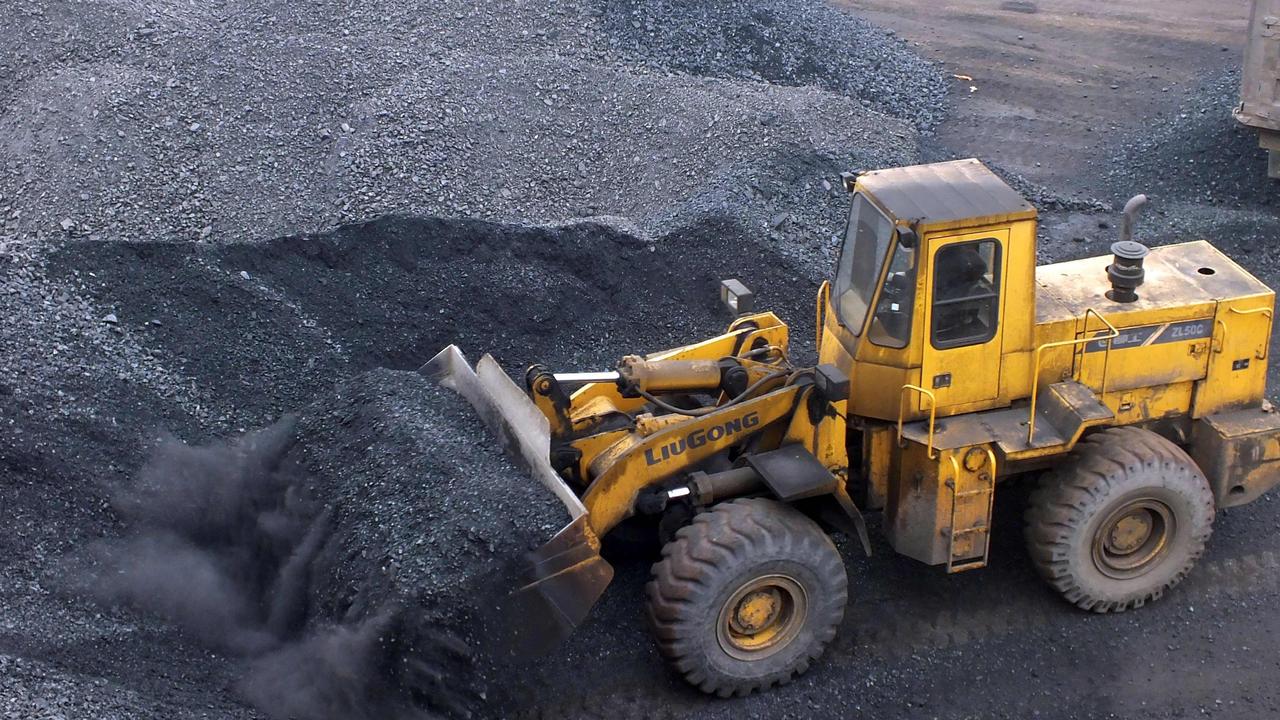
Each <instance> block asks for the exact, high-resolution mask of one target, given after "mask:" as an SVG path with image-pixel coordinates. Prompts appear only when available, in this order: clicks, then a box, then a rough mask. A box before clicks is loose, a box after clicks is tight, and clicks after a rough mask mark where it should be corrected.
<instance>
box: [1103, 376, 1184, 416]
mask: <svg viewBox="0 0 1280 720" xmlns="http://www.w3.org/2000/svg"><path fill="white" fill-rule="evenodd" d="M1194 387H1195V383H1194V382H1191V381H1188V382H1182V383H1175V384H1172V385H1154V386H1152V387H1145V388H1134V389H1132V390H1115V391H1109V392H1107V394H1106V395H1104V396H1103V398H1102V404H1103V405H1106V406H1107V407H1109V408H1111V411H1112V412H1114V413H1115V414H1116V419H1115V424H1116V425H1132V424H1134V423H1140V422H1144V421H1147V420H1155V419H1158V418H1164V417H1174V416H1181V415H1186V414H1187V412H1188V410H1189V409H1190V408H1191V392H1192V390H1193V389H1194Z"/></svg>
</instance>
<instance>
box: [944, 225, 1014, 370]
mask: <svg viewBox="0 0 1280 720" xmlns="http://www.w3.org/2000/svg"><path fill="white" fill-rule="evenodd" d="M933 276H934V279H933V327H932V330H931V336H932V341H933V346H934V347H935V348H938V349H944V348H954V347H963V346H965V345H979V344H982V343H985V342H987V341H988V340H990V339H991V338H993V337H995V335H996V324H997V321H998V320H999V318H998V317H997V314H998V312H999V308H1000V302H999V297H1000V243H999V242H997V241H996V240H994V239H990V240H975V241H973V242H965V243H956V244H954V245H947V246H945V247H943V248H942V249H941V250H939V251H938V254H937V255H936V256H935V259H934V265H933Z"/></svg>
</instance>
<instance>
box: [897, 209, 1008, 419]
mask: <svg viewBox="0 0 1280 720" xmlns="http://www.w3.org/2000/svg"><path fill="white" fill-rule="evenodd" d="M986 239H995V240H996V241H997V242H998V243H999V245H1000V277H999V288H998V289H999V291H1000V293H1001V294H1000V297H999V300H998V303H999V304H998V305H997V308H998V309H997V327H996V332H995V335H994V336H993V337H992V338H991V339H990V340H988V341H986V342H984V343H979V344H976V345H965V346H962V347H955V348H945V349H939V348H936V347H934V346H933V343H932V342H931V341H930V340H928V339H927V338H928V337H929V335H930V333H931V323H932V313H933V301H934V297H933V291H934V286H935V285H936V282H935V281H934V280H933V274H934V272H935V271H936V267H935V262H936V259H937V257H938V252H939V251H941V250H943V249H945V248H947V247H949V246H952V245H956V244H960V243H967V242H973V241H976V240H986ZM1008 246H1009V228H1007V227H1004V228H991V229H988V230H983V231H981V232H973V233H966V234H964V235H951V236H947V237H940V238H938V237H932V238H929V241H928V248H929V258H930V259H929V264H928V268H929V270H930V272H929V275H930V282H929V283H928V286H927V287H926V289H925V290H926V291H925V293H924V294H923V295H921V296H920V297H923V298H924V304H925V317H924V322H923V323H922V327H920V329H919V330H918V331H917V334H918V335H919V336H921V337H922V339H924V342H923V343H922V345H923V347H924V359H923V363H922V366H921V369H920V377H921V380H922V383H921V384H922V385H923V386H924V387H926V388H930V389H932V390H933V392H934V393H935V394H936V395H937V399H938V409H939V411H940V412H945V411H946V410H947V409H949V408H951V407H953V406H956V405H970V404H973V403H981V402H983V401H988V400H995V399H996V398H997V397H998V396H999V395H1000V365H1001V363H1000V362H999V361H998V358H999V357H1000V356H1001V347H1002V343H1003V337H1002V335H1001V333H1002V330H1003V328H1004V326H1005V323H1006V314H1007V312H1009V311H1010V309H1009V308H1008V305H1007V304H1006V303H1005V302H1004V301H1005V299H1006V298H1007V297H1008V295H1007V293H1005V291H1004V290H1005V286H1006V285H1007V278H1008V272H1007V271H1006V268H1007V266H1008V262H1009V252H1008ZM1026 310H1027V309H1026V308H1019V309H1012V312H1014V313H1016V314H1017V317H1016V318H1015V320H1014V321H1015V322H1017V321H1022V322H1026V320H1025V319H1024V318H1025V315H1024V313H1025V312H1026ZM946 374H949V375H950V376H951V377H950V384H949V385H946V386H941V385H940V384H939V382H938V380H937V378H939V376H943V375H946ZM922 402H923V401H922ZM918 407H919V408H920V409H921V410H923V409H925V405H923V404H922V405H918Z"/></svg>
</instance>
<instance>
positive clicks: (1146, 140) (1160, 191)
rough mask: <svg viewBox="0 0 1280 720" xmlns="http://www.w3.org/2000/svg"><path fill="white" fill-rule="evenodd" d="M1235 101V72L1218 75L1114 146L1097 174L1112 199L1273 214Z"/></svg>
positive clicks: (1254, 144)
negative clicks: (1141, 197) (1140, 197)
mask: <svg viewBox="0 0 1280 720" xmlns="http://www.w3.org/2000/svg"><path fill="white" fill-rule="evenodd" d="M1239 96H1240V71H1239V70H1238V69H1233V70H1231V71H1229V72H1225V73H1222V74H1221V75H1219V76H1218V77H1215V78H1212V79H1211V80H1209V81H1208V82H1207V83H1205V84H1204V85H1203V86H1202V87H1200V88H1198V89H1197V90H1196V91H1195V92H1193V93H1191V94H1190V95H1189V96H1188V98H1187V102H1185V103H1184V104H1182V105H1181V106H1179V107H1177V108H1176V109H1174V110H1173V111H1172V112H1170V113H1167V114H1166V115H1165V116H1164V117H1162V118H1160V119H1158V120H1156V121H1155V122H1153V123H1152V125H1151V127H1150V128H1149V129H1147V130H1145V131H1143V132H1141V133H1138V134H1137V135H1136V136H1135V137H1133V138H1130V139H1128V142H1126V143H1125V144H1124V145H1122V146H1121V147H1119V148H1117V150H1116V153H1115V154H1116V158H1115V160H1114V162H1112V163H1111V164H1110V165H1109V166H1108V167H1107V168H1106V175H1105V177H1106V180H1107V183H1108V185H1109V186H1110V187H1111V188H1112V189H1113V192H1114V193H1115V196H1116V198H1117V200H1121V201H1123V199H1124V198H1127V197H1129V196H1130V195H1133V194H1134V193H1138V192H1143V193H1146V194H1148V195H1150V196H1152V199H1153V200H1157V201H1161V200H1163V201H1169V202H1173V201H1177V202H1182V203H1187V202H1196V203H1202V204H1205V205H1211V206H1218V207H1222V208H1226V209H1239V208H1248V209H1262V208H1274V207H1275V206H1276V205H1277V203H1278V202H1280V193H1277V192H1276V189H1275V182H1274V181H1271V180H1268V178H1267V154H1266V151H1264V150H1262V149H1261V148H1259V147H1258V134H1257V131H1256V130H1254V129H1252V128H1249V127H1247V126H1245V125H1242V124H1240V123H1239V122H1238V121H1237V120H1236V119H1235V117H1234V116H1233V115H1232V114H1231V111H1232V109H1233V108H1234V107H1235V106H1236V104H1237V103H1238V102H1239ZM1126 193H1127V194H1126Z"/></svg>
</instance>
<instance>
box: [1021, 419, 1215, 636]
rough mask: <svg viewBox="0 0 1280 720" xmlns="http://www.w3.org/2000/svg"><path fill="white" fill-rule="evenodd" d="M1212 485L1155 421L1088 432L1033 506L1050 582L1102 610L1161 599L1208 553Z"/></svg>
mask: <svg viewBox="0 0 1280 720" xmlns="http://www.w3.org/2000/svg"><path fill="white" fill-rule="evenodd" d="M1213 519H1214V502H1213V493H1212V491H1211V490H1210V489H1209V483H1208V481H1207V480H1205V477H1204V474H1203V473H1201V472H1200V469H1199V468H1198V467H1196V464H1195V462H1193V461H1192V460H1191V458H1190V457H1188V456H1187V454H1186V453H1185V452H1183V450H1182V449H1181V448H1179V447H1178V446H1177V445H1174V444H1173V443H1172V442H1169V441H1168V440H1166V439H1165V438H1163V437H1161V436H1159V435H1157V434H1155V433H1153V432H1151V431H1148V430H1143V429H1140V428H1133V427H1122V428H1112V429H1109V430H1105V431H1103V432H1099V433H1096V434H1094V435H1090V436H1089V437H1086V438H1085V439H1084V440H1082V441H1080V444H1079V445H1077V446H1076V448H1075V450H1073V451H1072V452H1071V454H1070V455H1069V456H1068V458H1067V460H1066V462H1065V463H1063V464H1062V465H1061V466H1060V467H1058V468H1056V469H1054V470H1051V471H1049V472H1048V473H1046V474H1045V476H1044V477H1043V478H1042V480H1041V485H1040V487H1039V488H1038V489H1037V490H1036V491H1035V492H1034V493H1033V494H1032V496H1031V503H1030V507H1029V508H1028V510H1027V515H1026V520H1027V525H1026V536H1027V547H1028V550H1029V552H1030V554H1031V559H1032V562H1033V563H1035V566H1036V569H1037V570H1038V571H1039V573H1040V575H1041V576H1042V577H1044V579H1045V580H1046V581H1048V583H1049V585H1050V586H1052V587H1053V588H1054V589H1055V590H1057V591H1058V592H1059V593H1061V594H1062V595H1063V597H1065V598H1066V599H1067V600H1068V601H1070V602H1072V603H1074V604H1076V605H1077V606H1079V607H1081V608H1084V609H1085V610H1092V611H1093V612H1099V613H1106V612H1121V611H1123V610H1128V609H1129V608H1135V607H1141V606H1142V605H1144V604H1146V603H1147V602H1149V601H1152V600H1157V599H1159V598H1160V597H1161V596H1162V595H1164V593H1165V591H1166V590H1168V589H1169V588H1171V587H1173V586H1174V585H1177V584H1178V583H1179V582H1180V581H1181V580H1182V579H1183V578H1184V577H1186V575H1187V573H1189V572H1190V571H1191V568H1192V567H1193V566H1194V565H1195V563H1196V560H1198V559H1199V558H1200V556H1201V555H1202V554H1203V553H1204V548H1205V543H1206V542H1207V541H1208V540H1209V535H1210V534H1211V533H1212V531H1213Z"/></svg>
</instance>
